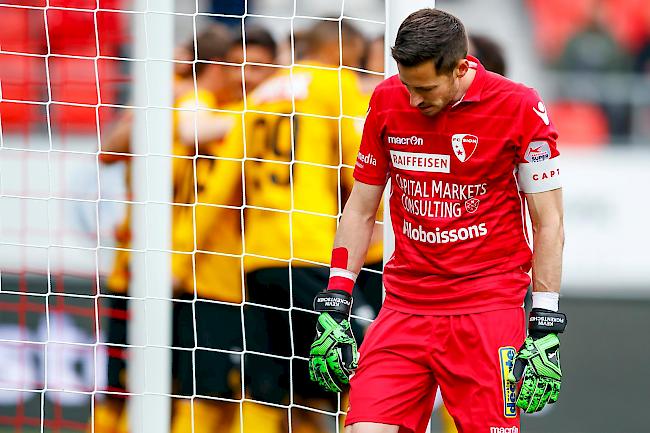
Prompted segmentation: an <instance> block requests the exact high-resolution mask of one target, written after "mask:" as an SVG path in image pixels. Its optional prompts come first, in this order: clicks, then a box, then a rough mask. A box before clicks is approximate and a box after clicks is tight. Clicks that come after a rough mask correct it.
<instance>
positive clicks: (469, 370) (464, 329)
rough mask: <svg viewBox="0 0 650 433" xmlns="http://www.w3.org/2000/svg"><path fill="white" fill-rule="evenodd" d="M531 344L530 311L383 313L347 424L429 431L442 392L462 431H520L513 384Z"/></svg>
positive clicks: (354, 383)
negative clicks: (521, 353) (527, 341)
mask: <svg viewBox="0 0 650 433" xmlns="http://www.w3.org/2000/svg"><path fill="white" fill-rule="evenodd" d="M524 338H525V317H524V309H523V308H512V309H507V310H498V311H490V312H485V313H476V314H465V315H455V316H432V315H415V314H409V313H402V312H399V311H395V310H390V309H387V308H382V310H381V312H380V313H379V316H378V317H377V319H376V320H375V321H374V323H373V324H372V325H371V326H370V328H369V329H368V333H367V335H366V337H365V340H364V342H363V344H362V345H361V348H360V350H359V351H360V353H361V358H360V361H359V368H357V370H356V372H355V374H354V376H353V377H352V379H351V381H350V407H349V409H348V415H347V418H346V420H345V424H346V425H351V424H354V423H357V422H374V423H382V424H393V425H399V426H400V427H401V428H400V432H408V431H413V432H415V433H420V432H424V431H425V430H426V427H427V424H428V422H429V418H430V417H431V412H432V409H433V403H434V399H435V396H436V391H437V388H438V386H439V387H440V391H441V393H442V397H443V400H444V402H445V406H446V407H447V410H448V411H449V413H450V414H451V416H452V417H453V418H454V421H455V422H456V426H457V428H458V431H459V433H474V432H486V433H487V432H490V431H498V432H508V433H518V432H519V410H518V409H517V407H516V406H515V400H516V387H515V386H513V385H511V384H509V383H508V382H507V379H506V378H507V374H508V371H509V369H510V368H511V366H512V360H513V358H514V356H515V353H516V349H518V348H519V346H520V345H521V344H522V343H523V341H524ZM492 427H494V428H495V429H494V430H493V429H492ZM501 428H503V430H501Z"/></svg>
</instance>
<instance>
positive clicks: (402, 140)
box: [388, 135, 424, 146]
mask: <svg viewBox="0 0 650 433" xmlns="http://www.w3.org/2000/svg"><path fill="white" fill-rule="evenodd" d="M388 144H398V145H400V146H422V145H423V144H424V139H423V138H422V137H418V136H417V135H412V136H410V137H393V136H392V135H389V136H388Z"/></svg>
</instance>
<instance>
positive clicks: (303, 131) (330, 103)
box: [187, 64, 368, 271]
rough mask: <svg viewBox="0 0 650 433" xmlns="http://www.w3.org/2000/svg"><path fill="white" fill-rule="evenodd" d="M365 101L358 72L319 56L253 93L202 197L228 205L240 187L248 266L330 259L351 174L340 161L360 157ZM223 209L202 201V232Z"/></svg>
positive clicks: (216, 223) (217, 222) (214, 227)
mask: <svg viewBox="0 0 650 433" xmlns="http://www.w3.org/2000/svg"><path fill="white" fill-rule="evenodd" d="M367 106H368V97H367V95H364V94H363V93H362V92H361V91H360V88H359V84H358V81H357V77H356V74H355V73H354V72H352V71H349V70H340V71H339V70H336V69H326V68H323V67H320V65H317V64H314V65H310V66H296V67H294V68H292V69H291V70H285V71H282V72H280V73H278V74H277V75H275V76H273V77H272V78H270V79H269V80H268V81H267V82H265V83H264V84H262V85H261V86H260V87H259V88H258V89H256V91H255V92H253V93H252V94H251V95H249V97H248V100H247V106H246V111H245V112H244V113H243V116H244V117H243V122H242V125H237V126H236V127H235V128H233V131H232V132H231V133H230V134H229V136H228V137H227V138H226V142H225V143H224V146H223V147H222V148H221V149H220V151H219V153H218V154H219V156H220V157H221V158H222V159H220V160H219V161H218V162H217V166H218V167H221V168H217V169H216V170H215V175H216V176H217V179H216V180H215V181H214V182H211V185H213V188H210V187H208V188H209V192H207V191H208V190H207V189H206V197H205V199H206V200H209V203H212V204H220V205H228V204H229V203H228V200H232V196H231V195H230V194H231V193H232V192H233V191H236V190H237V188H239V187H240V186H241V187H243V198H244V200H245V201H244V204H245V214H244V216H245V219H244V224H243V229H244V241H245V242H244V245H245V251H244V252H245V256H246V260H245V263H244V265H245V268H246V270H247V271H252V270H255V269H259V268H261V267H269V266H286V264H287V261H288V260H289V259H293V260H294V264H304V265H307V264H308V263H309V262H320V263H328V262H329V259H330V254H331V249H332V244H333V241H334V234H335V232H336V221H337V216H338V214H339V213H340V211H341V206H342V189H341V188H342V187H343V188H347V189H349V187H350V183H351V180H352V177H351V176H350V175H346V174H345V173H343V172H342V170H341V168H342V165H343V164H344V163H345V162H346V161H350V162H351V161H354V160H355V159H356V154H357V151H358V148H359V142H360V137H361V132H362V129H363V117H364V115H365V112H366V109H367ZM242 126H243V128H242ZM242 180H243V182H242ZM223 209H224V208H223V207H221V208H219V207H214V206H209V205H200V206H197V216H196V218H197V237H198V238H201V237H202V236H204V234H203V233H202V231H199V230H198V229H199V227H201V226H203V227H205V228H204V229H203V230H204V231H210V230H219V226H220V224H221V218H222V217H221V216H220V215H219V213H220V212H223ZM204 223H205V224H204ZM187 225H188V226H189V222H188V223H187ZM273 259H276V260H275V261H274V260H273ZM277 259H279V260H277ZM301 260H302V261H303V262H302V263H301Z"/></svg>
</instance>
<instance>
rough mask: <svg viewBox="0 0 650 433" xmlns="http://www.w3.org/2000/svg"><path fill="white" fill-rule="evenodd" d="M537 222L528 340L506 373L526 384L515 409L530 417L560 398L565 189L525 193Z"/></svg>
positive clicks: (564, 319) (531, 214) (510, 378)
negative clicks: (561, 287)
mask: <svg viewBox="0 0 650 433" xmlns="http://www.w3.org/2000/svg"><path fill="white" fill-rule="evenodd" d="M526 200H527V201H528V210H529V211H530V217H531V220H532V223H533V250H534V251H533V308H532V310H531V311H530V315H529V317H528V337H527V338H526V340H525V341H524V344H523V345H522V346H521V348H520V349H519V352H518V353H517V356H516V357H515V362H514V367H513V369H512V370H511V371H510V372H509V374H508V380H509V381H511V382H519V381H520V380H521V381H522V383H521V387H520V390H519V395H518V397H517V406H519V407H520V408H522V409H523V410H524V411H525V412H527V413H533V412H538V411H540V410H542V409H543V408H544V406H546V404H548V403H555V402H556V401H557V399H558V397H559V394H560V386H561V381H562V370H561V368H560V351H559V348H560V340H559V338H558V334H560V333H562V332H564V329H565V327H566V315H564V314H563V313H561V312H559V311H558V304H559V297H560V280H561V276H562V248H563V247H564V226H563V221H562V190H561V189H560V188H557V189H552V190H550V191H545V192H538V193H527V194H526Z"/></svg>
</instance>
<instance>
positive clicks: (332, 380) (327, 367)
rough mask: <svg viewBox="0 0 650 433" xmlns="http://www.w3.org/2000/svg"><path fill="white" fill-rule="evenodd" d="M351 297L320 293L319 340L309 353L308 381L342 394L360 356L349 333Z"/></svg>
mask: <svg viewBox="0 0 650 433" xmlns="http://www.w3.org/2000/svg"><path fill="white" fill-rule="evenodd" d="M351 307H352V296H350V295H349V294H348V293H347V292H344V291H341V290H328V291H325V292H322V293H319V294H318V295H317V296H316V298H315V299H314V310H315V311H318V312H320V313H321V314H320V315H319V316H318V323H317V324H316V339H315V341H314V343H313V344H312V345H311V350H310V351H309V377H310V379H311V380H313V381H314V382H317V383H318V384H319V385H320V386H321V387H322V388H324V389H325V390H327V391H332V392H341V390H342V386H343V385H344V384H347V383H349V382H350V375H351V374H352V372H353V371H354V369H355V368H357V362H358V360H359V352H358V351H357V343H356V341H355V340H354V336H353V335H352V330H351V329H350V320H349V317H350V309H351Z"/></svg>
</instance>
